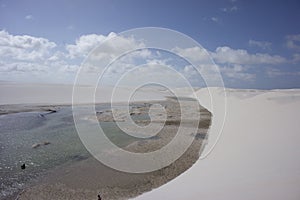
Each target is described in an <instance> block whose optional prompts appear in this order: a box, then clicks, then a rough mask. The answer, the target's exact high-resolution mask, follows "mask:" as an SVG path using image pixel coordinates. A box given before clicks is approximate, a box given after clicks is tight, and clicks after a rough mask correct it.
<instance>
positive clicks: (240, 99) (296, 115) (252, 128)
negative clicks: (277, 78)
mask: <svg viewBox="0 0 300 200" xmlns="http://www.w3.org/2000/svg"><path fill="white" fill-rule="evenodd" d="M212 91H213V92H212V95H213V96H214V97H215V98H217V99H218V98H220V99H221V98H223V97H222V95H223V94H222V91H221V90H220V89H216V88H213V89H212ZM197 95H198V97H199V100H200V102H201V103H202V105H203V106H205V107H207V108H208V109H211V108H212V107H211V105H209V101H208V100H207V97H208V95H207V90H206V89H202V90H200V91H199V92H198V93H197ZM227 96H228V98H227V100H228V105H227V110H228V111H227V117H226V121H225V126H224V129H223V133H222V136H221V138H220V140H219V143H218V144H217V145H216V146H215V148H214V150H213V151H212V153H211V154H210V155H209V156H208V157H207V158H205V159H204V160H198V162H197V163H196V164H195V165H194V166H193V167H191V168H190V169H189V170H187V171H186V172H185V173H183V174H182V175H180V176H179V177H177V178H176V179H174V180H172V181H171V182H169V183H167V184H166V185H164V186H162V187H160V188H158V189H155V190H153V191H151V192H148V193H145V194H143V195H141V196H139V197H137V198H136V199H139V200H148V199H149V200H152V199H172V200H174V199H180V200H182V199H189V200H190V199H197V200H198V199H201V200H204V199H210V200H218V199H220V200H224V199H243V200H248V199H253V200H257V199H263V200H267V199H271V200H276V199H279V200H282V199H289V200H291V199H295V200H299V199H300V190H299V187H300V147H299V145H300V123H299V119H300V90H296V89H295V90H271V91H255V90H227ZM216 102H218V101H216ZM213 106H218V105H213ZM212 111H213V120H212V121H213V122H212V127H211V129H210V133H209V136H211V135H216V133H214V131H216V126H218V121H220V119H218V118H220V116H221V114H220V113H218V110H212Z"/></svg>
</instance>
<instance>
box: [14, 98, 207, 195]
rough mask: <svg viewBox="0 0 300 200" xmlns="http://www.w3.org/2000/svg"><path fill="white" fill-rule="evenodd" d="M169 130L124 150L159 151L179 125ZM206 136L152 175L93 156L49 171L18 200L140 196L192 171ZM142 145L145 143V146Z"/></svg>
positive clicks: (202, 131) (203, 130)
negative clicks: (121, 168)
mask: <svg viewBox="0 0 300 200" xmlns="http://www.w3.org/2000/svg"><path fill="white" fill-rule="evenodd" d="M149 102H150V103H151V102H152V103H153V102H165V101H149ZM149 102H147V103H149ZM135 103H136V102H135ZM135 103H133V105H134V104H135ZM139 103H141V101H139ZM143 103H144V102H143ZM136 104H137V103H136ZM51 106H53V105H51ZM171 109H172V107H171ZM201 112H203V113H206V114H207V115H208V116H209V117H208V118H209V123H208V124H207V123H204V124H203V123H202V124H201V123H200V124H201V126H202V127H199V131H201V133H202V134H203V135H204V136H205V135H206V134H207V131H208V128H209V126H210V122H211V114H210V113H209V112H208V111H207V110H206V109H204V108H201ZM173 114H174V113H173ZM201 114H202V113H201ZM100 120H101V118H100ZM200 124H199V125H200ZM167 127H168V128H167V129H168V130H167V129H166V130H164V131H163V134H161V135H160V137H158V138H159V139H155V140H153V139H151V140H150V139H149V140H146V141H143V142H141V141H136V142H133V143H131V144H129V145H127V146H126V147H125V148H124V149H126V150H129V151H132V152H135V151H137V152H141V151H143V149H144V145H146V143H147V144H148V150H153V149H157V148H158V147H160V146H162V145H163V144H165V143H166V142H168V141H169V140H170V139H171V138H172V137H173V133H174V131H175V132H176V129H177V125H176V123H175V125H174V124H172V123H171V124H169V125H167ZM200 129H201V130H200ZM203 135H202V136H201V137H197V136H196V135H191V137H195V139H194V141H193V143H192V145H191V146H190V147H189V148H188V150H187V151H186V152H185V153H184V154H183V155H182V156H181V157H180V158H179V159H178V160H176V161H175V162H174V163H172V164H171V165H169V166H167V167H165V168H163V169H160V170H157V171H154V172H149V173H142V174H129V173H125V172H119V171H116V170H114V169H110V168H109V167H106V166H105V165H103V164H101V163H100V162H99V161H97V160H95V159H94V158H93V157H90V158H88V159H84V160H80V161H78V162H75V163H71V164H66V165H64V164H63V165H61V166H59V167H57V168H55V169H53V170H49V171H48V172H47V173H46V176H44V177H41V178H40V179H38V180H37V182H36V183H33V185H30V187H29V188H26V189H25V190H24V191H22V192H21V193H20V194H18V195H17V197H16V198H17V199H96V197H97V194H98V193H99V192H100V193H101V196H102V198H103V199H128V198H133V197H136V196H138V195H140V194H142V193H144V192H147V191H150V190H152V189H154V188H157V187H159V186H161V185H163V184H165V183H167V182H169V181H170V180H172V179H174V178H176V177H177V176H179V175H180V174H182V173H183V172H184V171H186V170H187V169H188V168H190V167H191V166H192V165H193V164H194V163H195V162H196V161H197V160H198V158H199V155H200V153H201V152H200V150H202V149H203V145H202V141H203V139H204V138H205V137H203ZM141 143H143V144H142V145H141Z"/></svg>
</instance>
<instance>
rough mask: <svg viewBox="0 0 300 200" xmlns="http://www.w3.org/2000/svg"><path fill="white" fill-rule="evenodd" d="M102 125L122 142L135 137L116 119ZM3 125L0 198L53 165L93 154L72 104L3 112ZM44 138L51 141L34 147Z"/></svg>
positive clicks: (44, 140) (1, 130)
mask: <svg viewBox="0 0 300 200" xmlns="http://www.w3.org/2000/svg"><path fill="white" fill-rule="evenodd" d="M83 109H84V107H83ZM105 109H107V106H105V105H102V106H98V107H97V110H98V111H99V110H105ZM101 126H102V128H103V129H105V132H106V133H109V135H108V137H109V138H110V140H111V141H112V142H114V143H115V144H117V145H118V146H126V145H128V144H129V143H130V142H132V141H133V140H132V138H130V137H129V136H126V135H125V134H123V132H122V131H121V130H120V129H119V128H118V127H117V126H116V125H115V123H113V122H102V123H101ZM0 127H1V129H0V199H9V197H10V196H11V195H14V194H16V193H18V192H19V191H20V190H22V189H23V188H25V187H26V186H27V185H28V184H29V183H30V182H32V180H34V179H36V178H38V177H40V176H42V175H43V173H45V172H47V170H49V169H52V168H54V167H56V166H60V165H62V164H65V163H67V162H70V163H73V162H76V161H79V160H82V159H86V158H88V157H89V156H90V155H89V153H88V152H87V150H86V149H85V148H84V146H83V145H82V143H81V141H80V139H79V137H78V135H77V132H76V129H75V126H74V121H73V117H72V108H71V107H70V106H65V107H61V108H60V109H59V110H58V112H56V113H51V114H49V113H46V112H26V113H16V114H8V115H2V116H0ZM44 142H50V143H51V144H49V145H41V146H40V147H38V148H32V145H33V144H35V143H44ZM23 163H25V164H26V169H24V170H22V169H21V165H22V164H23Z"/></svg>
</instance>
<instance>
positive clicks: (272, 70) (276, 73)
mask: <svg viewBox="0 0 300 200" xmlns="http://www.w3.org/2000/svg"><path fill="white" fill-rule="evenodd" d="M266 73H267V75H268V76H269V77H270V78H276V77H278V76H300V71H296V72H286V71H281V70H279V69H275V68H267V70H266Z"/></svg>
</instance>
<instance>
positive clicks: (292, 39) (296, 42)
mask: <svg viewBox="0 0 300 200" xmlns="http://www.w3.org/2000/svg"><path fill="white" fill-rule="evenodd" d="M286 46H287V47H288V48H289V49H294V50H300V34H298V35H288V36H286Z"/></svg>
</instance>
